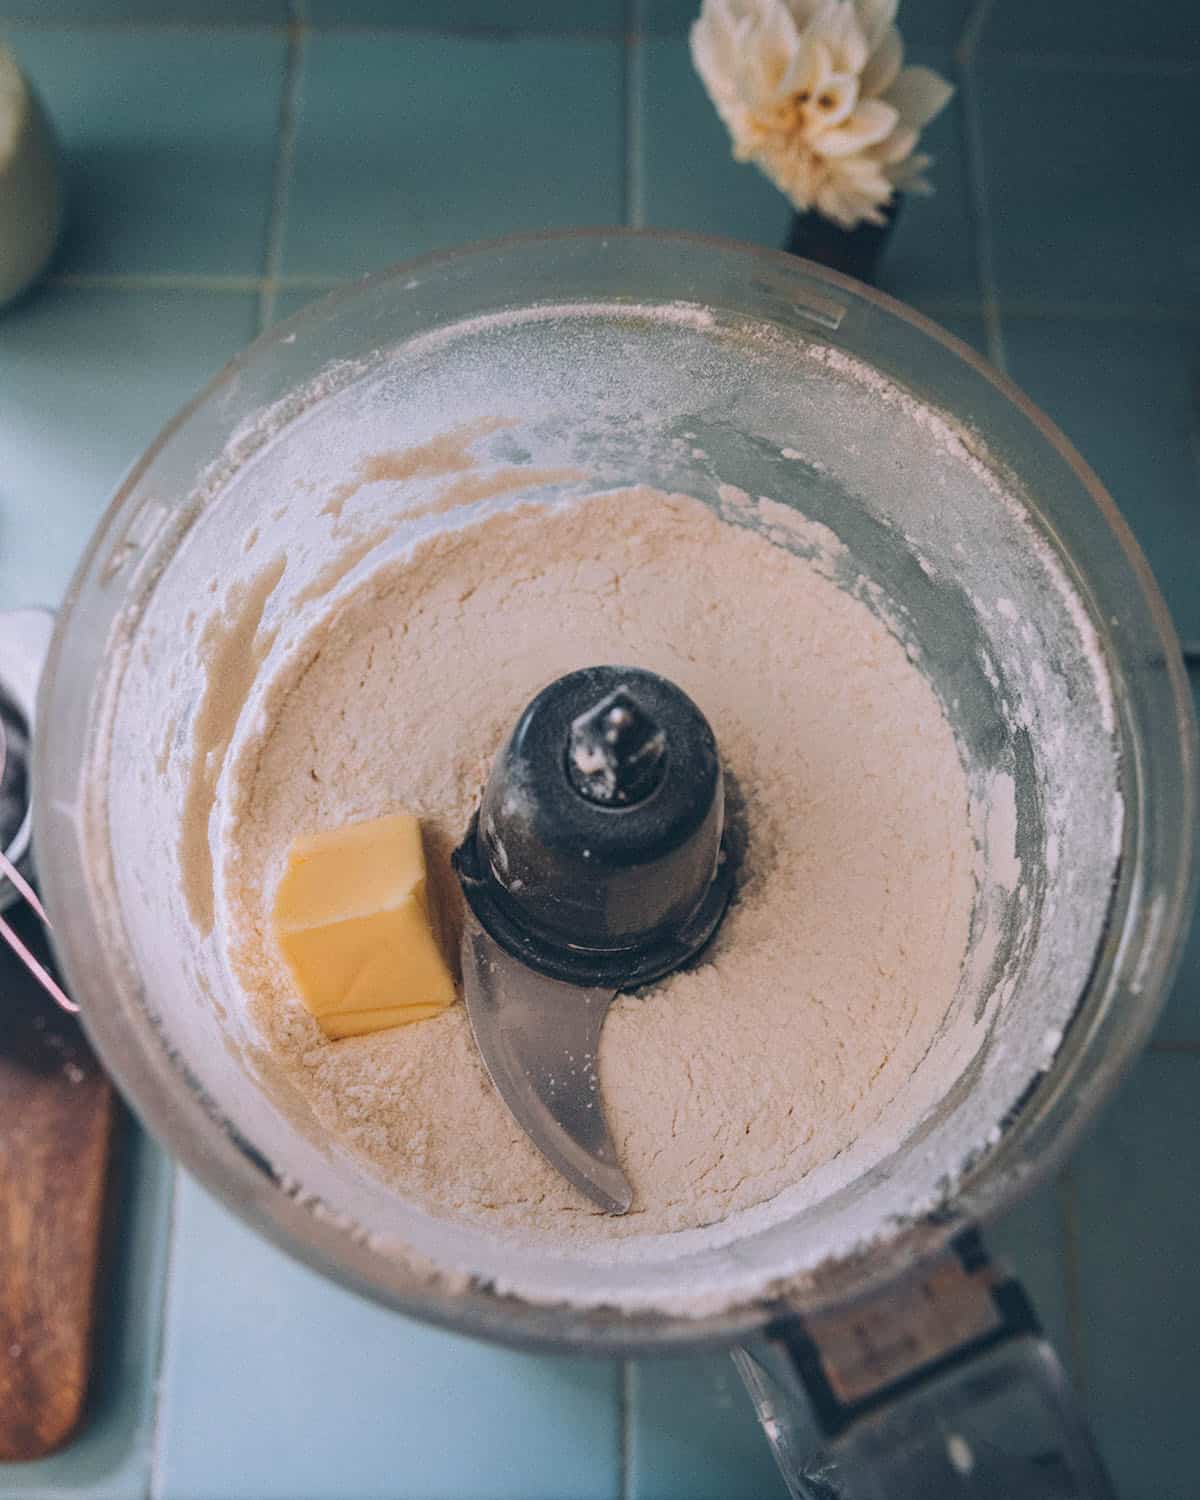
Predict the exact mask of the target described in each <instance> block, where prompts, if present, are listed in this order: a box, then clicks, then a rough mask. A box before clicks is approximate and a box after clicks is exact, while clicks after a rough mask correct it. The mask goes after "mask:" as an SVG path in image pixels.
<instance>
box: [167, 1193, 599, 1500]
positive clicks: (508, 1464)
mask: <svg viewBox="0 0 1200 1500" xmlns="http://www.w3.org/2000/svg"><path fill="white" fill-rule="evenodd" d="M231 1374H232V1377H233V1378H231ZM619 1376H620V1366H619V1365H618V1364H617V1363H616V1362H614V1361H606V1360H577V1359H550V1358H538V1357H535V1356H533V1355H527V1354H514V1353H510V1352H508V1351H506V1350H501V1349H494V1348H490V1347H488V1346H486V1345H483V1344H477V1343H474V1342H471V1341H469V1340H467V1339H462V1338H457V1337H455V1336H453V1335H451V1334H447V1333H441V1332H437V1331H435V1330H433V1329H430V1328H426V1327H424V1326H422V1325H421V1324H418V1323H413V1322H410V1321H408V1320H406V1319H403V1318H400V1317H398V1316H396V1315H394V1314H389V1313H384V1312H381V1311H380V1310H379V1309H378V1308H374V1307H372V1306H370V1305H368V1304H367V1303H366V1302H363V1301H361V1300H360V1299H358V1298H357V1297H354V1296H352V1295H351V1294H350V1293H348V1292H344V1291H342V1290H340V1289H339V1288H337V1287H334V1286H333V1285H332V1284H331V1283H329V1282H326V1281H322V1280H321V1279H319V1278H318V1277H316V1276H315V1275H313V1273H312V1272H310V1271H307V1270H305V1269H303V1268H302V1267H301V1266H299V1265H297V1264H296V1263H295V1262H293V1261H291V1260H289V1259H287V1258H286V1257H285V1256H283V1255H281V1254H280V1253H279V1252H278V1251H277V1250H274V1249H272V1248H271V1247H270V1246H268V1245H267V1244H266V1243H265V1242H264V1241H262V1240H260V1239H259V1238H258V1237H257V1236H256V1235H254V1234H252V1233H251V1232H250V1231H249V1230H248V1229H246V1228H244V1227H243V1226H242V1225H241V1224H239V1223H237V1222H236V1221H235V1220H233V1219H232V1218H230V1216H229V1215H228V1214H226V1213H225V1211H224V1210H223V1209H221V1208H220V1207H218V1206H217V1204H216V1203H215V1202H214V1201H213V1200H212V1199H211V1198H209V1197H208V1196H207V1195H206V1194H205V1193H203V1192H202V1191H201V1190H200V1189H199V1188H197V1187H196V1186H195V1185H194V1184H193V1183H192V1182H190V1181H189V1180H187V1179H185V1178H183V1177H182V1176H181V1179H180V1185H179V1191H178V1201H177V1206H176V1249H175V1268H174V1274H173V1277H172V1281H171V1288H170V1296H169V1301H168V1309H167V1342H166V1356H165V1364H164V1370H163V1406H162V1418H161V1451H160V1454H159V1474H160V1490H159V1497H160V1500H212V1497H215V1496H221V1497H228V1500H276V1497H277V1500H297V1497H298V1496H303V1497H304V1500H324V1497H327V1496H328V1497H341V1496H354V1497H355V1500H371V1497H380V1500H394V1497H396V1496H398V1495H402V1496H404V1497H405V1500H539V1497H544V1500H616V1496H617V1493H618V1489H619V1484H620V1478H619V1469H620V1434H619V1421H618V1405H617V1393H618V1383H619Z"/></svg>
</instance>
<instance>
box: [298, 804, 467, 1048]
mask: <svg viewBox="0 0 1200 1500" xmlns="http://www.w3.org/2000/svg"><path fill="white" fill-rule="evenodd" d="M274 927H275V937H276V941H277V942H278V943H279V948H280V951H281V952H282V954H283V956H284V958H285V960H286V961H287V965H288V968H289V969H290V970H291V971H292V976H293V978H294V979H295V981H296V985H297V988H298V989H299V991H300V998H301V999H302V1000H303V1001H304V1004H305V1006H306V1008H307V1009H308V1010H309V1012H310V1013H311V1014H312V1015H313V1016H315V1018H316V1020H317V1022H318V1023H319V1025H320V1026H321V1029H322V1030H323V1031H324V1032H325V1034H326V1035H327V1036H330V1037H335V1038H340V1037H347V1036H362V1035H363V1034H365V1033H366V1032H369V1031H381V1030H383V1028H384V1027H388V1026H404V1025H407V1024H408V1023H409V1022H410V1021H424V1020H426V1019H428V1017H430V1016H436V1015H438V1014H439V1013H440V1012H441V1011H443V1010H445V1009H446V1007H447V1006H448V1005H452V1004H453V1003H454V980H453V979H452V978H451V975H450V970H449V968H448V967H447V965H446V960H445V959H444V958H443V956H442V952H441V949H440V948H439V946H438V942H437V938H436V936H435V934H434V931H433V924H432V923H431V921H430V917H429V903H428V897H427V895H426V887H425V853H424V850H423V849H422V847H421V827H420V824H419V823H418V821H417V819H416V818H414V817H412V816H410V815H409V814H408V813H396V814H394V815H392V816H389V817H386V818H374V819H371V820H370V821H368V822H365V823H352V824H350V825H349V826H348V827H346V828H337V829H334V830H333V831H332V832H330V833H318V834H314V835H312V836H311V837H310V838H302V839H297V840H296V842H295V843H294V844H293V845H292V848H291V851H290V853H289V855H288V863H287V869H286V870H285V871H284V874H283V878H282V880H280V882H279V889H278V890H277V891H276V893H275V910H274Z"/></svg>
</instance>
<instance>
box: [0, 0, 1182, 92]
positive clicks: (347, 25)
mask: <svg viewBox="0 0 1200 1500" xmlns="http://www.w3.org/2000/svg"><path fill="white" fill-rule="evenodd" d="M988 8H989V9H990V5H989V7H988ZM971 20H972V17H971V16H968V18H967V22H966V24H965V26H964V29H963V37H964V38H965V37H966V35H967V32H968V31H969V30H970V28H971ZM305 24H306V26H307V27H308V29H309V30H312V31H321V32H335V33H347V34H350V35H398V34H399V35H412V36H441V37H461V38H465V39H466V40H469V41H470V40H473V41H497V40H500V41H510V40H522V39H525V38H528V37H548V38H553V39H554V40H556V41H579V42H594V41H620V40H621V39H622V36H623V35H624V33H622V32H619V31H616V30H613V29H610V28H606V27H600V28H598V29H596V30H594V31H592V30H580V29H578V28H573V27H562V28H561V29H560V28H555V27H549V28H546V27H536V26H513V27H494V26H429V25H426V26H421V25H414V24H412V23H411V22H403V21H397V22H392V23H389V22H387V21H374V22H371V21H322V22H306V23H305ZM0 27H3V28H8V27H13V28H19V29H20V30H22V31H40V32H63V31H83V32H89V31H90V32H97V31H110V32H116V31H142V32H153V33H156V34H159V35H163V34H169V33H172V32H175V33H180V32H182V33H184V34H185V35H196V34H197V33H204V34H206V35H213V34H217V35H221V34H231V35H234V36H247V35H249V36H286V34H287V32H288V30H289V25H288V23H287V22H276V21H237V20H206V21H188V20H171V21H160V20H154V19H152V18H150V19H148V18H146V17H144V16H143V17H132V16H131V17H114V18H111V19H108V18H105V19H99V18H95V17H85V16H78V17H73V18H70V19H64V20H40V19H37V18H35V17H30V16H27V15H26V16H20V15H7V14H4V13H3V12H0ZM657 34H659V35H662V36H663V37H664V38H667V39H669V40H679V38H680V33H677V32H674V31H665V32H662V33H657ZM910 45H911V46H913V47H924V48H930V49H937V48H944V47H945V46H946V42H945V40H944V39H943V38H941V37H929V38H925V37H920V36H913V37H912V38H910ZM958 45H959V47H961V46H962V39H960V41H959V43H958ZM988 60H989V61H994V62H1005V63H1010V64H1013V65H1015V66H1017V67H1028V68H1042V69H1048V70H1054V69H1061V70H1063V71H1066V72H1070V71H1081V72H1092V73H1113V74H1145V75H1149V76H1158V77H1163V78H1191V77H1195V76H1196V75H1197V74H1200V57H1197V58H1190V57H1183V58H1178V57H1145V56H1143V57H1120V56H1108V55H1106V54H1104V53H1098V52H1092V53H1089V52H1054V51H1046V52H1038V51H1035V50H1031V49H1028V48H1019V47H1018V48H994V49H993V50H991V51H989V53H988Z"/></svg>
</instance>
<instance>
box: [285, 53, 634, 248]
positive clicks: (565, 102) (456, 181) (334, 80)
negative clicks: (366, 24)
mask: <svg viewBox="0 0 1200 1500" xmlns="http://www.w3.org/2000/svg"><path fill="white" fill-rule="evenodd" d="M622 63H623V48H622V46H621V44H620V43H619V42H617V41H611V42H606V41H596V40H593V41H580V40H574V39H568V40H565V41H564V40H555V39H551V38H545V37H522V38H520V39H515V40H508V41H497V42H485V41H480V40H478V39H475V38H464V37H443V36H425V35H418V34H415V33H408V32H372V33H367V32H346V33H339V32H314V33H313V34H312V36H311V37H310V38H309V40H308V44H307V46H306V48H305V63H304V76H303V82H302V87H301V105H300V119H299V129H298V136H297V142H296V159H295V172H294V177H293V182H292V191H291V199H290V205H289V209H288V216H287V235H286V241H285V250H284V266H283V269H284V272H285V273H287V274H292V273H297V272H298V273H301V274H318V275H321V274H324V275H330V274H332V275H346V274H348V273H350V272H355V271H362V270H377V269H379V268H380V267H382V266H386V265H390V264H391V263H393V262H395V261H398V260H403V259H405V258H406V257H407V256H410V255H419V254H421V253H422V252H424V251H427V250H433V249H436V248H438V247H441V246H449V245H453V244H455V243H459V242H463V241H467V240H478V239H486V238H488V237H490V236H493V235H500V234H510V233H513V232H515V231H517V230H521V229H545V228H558V227H569V226H572V225H580V224H611V223H615V222H618V221H619V220H620V219H621V216H622V210H623V203H622V192H621V185H622V178H623V147H622V140H621V119H622V83H621V76H622V75H621V69H622ZM516 182H519V184H520V190H519V191H515V190H514V183H516Z"/></svg>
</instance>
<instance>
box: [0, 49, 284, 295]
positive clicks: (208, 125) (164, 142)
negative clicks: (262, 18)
mask: <svg viewBox="0 0 1200 1500" xmlns="http://www.w3.org/2000/svg"><path fill="white" fill-rule="evenodd" d="M6 38H7V40H8V41H9V43H10V44H11V46H12V48H13V51H14V52H15V53H16V55H17V57H18V59H19V60H20V62H21V64H22V66H23V67H24V68H25V69H26V71H27V72H28V74H29V76H30V77H31V78H32V79H33V81H34V84H35V85H36V87H37V89H38V91H39V92H40V93H41V95H42V98H43V100H44V101H45V104H46V107H47V109H48V110H49V112H50V114H51V117H52V118H53V120H54V122H55V125H56V127H57V129H58V132H59V135H60V137H61V139H62V143H63V147H64V150H65V153H66V161H67V183H68V188H69V192H70V198H69V202H68V214H69V221H68V226H67V232H66V237H65V239H64V243H63V246H62V250H61V252H60V255H59V258H58V263H57V269H58V270H59V271H74V272H91V273H96V272H105V273H113V272H119V273H125V274H127V273H130V272H146V273H155V274H170V273H175V274H178V273H181V272H183V273H189V274H198V273H199V274H204V273H210V274H221V275H247V276H253V275H257V274H258V273H259V272H260V271H261V270H262V263H263V254H264V250H265V242H266V228H267V217H268V212H269V209H270V202H271V187H272V174H273V170H274V163H275V153H276V132H277V129H278V121H279V107H280V97H281V91H282V87H283V68H284V55H285V50H286V43H285V40H284V38H283V35H282V33H279V34H271V33H269V32H255V31H221V32H202V31H191V30H173V29H165V30H151V29H137V28H121V29H115V30H109V29H96V30H94V31H89V32H87V33H86V34H80V33H78V32H73V31H70V30H56V29H48V30H42V29H37V28H29V27H12V28H7V29H6Z"/></svg>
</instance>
